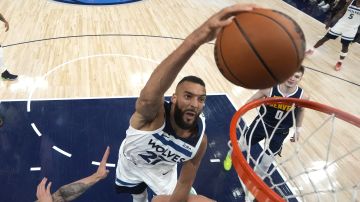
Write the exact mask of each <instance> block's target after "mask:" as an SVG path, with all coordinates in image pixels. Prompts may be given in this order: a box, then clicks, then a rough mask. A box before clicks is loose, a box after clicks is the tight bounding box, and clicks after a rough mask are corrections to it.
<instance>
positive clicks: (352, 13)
mask: <svg viewBox="0 0 360 202" xmlns="http://www.w3.org/2000/svg"><path fill="white" fill-rule="evenodd" d="M339 23H344V24H346V25H347V26H349V27H352V28H354V29H355V28H356V29H357V28H358V27H359V26H360V7H357V6H356V0H353V1H352V2H351V4H350V6H349V7H348V8H347V10H346V13H345V14H344V16H343V17H342V18H341V19H340V20H339Z"/></svg>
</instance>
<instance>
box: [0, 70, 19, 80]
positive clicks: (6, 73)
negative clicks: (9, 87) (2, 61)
mask: <svg viewBox="0 0 360 202" xmlns="http://www.w3.org/2000/svg"><path fill="white" fill-rule="evenodd" d="M17 77H18V76H17V75H14V74H10V72H9V71H8V70H5V71H4V72H3V73H2V74H1V78H2V79H4V80H9V81H14V80H16V79H17Z"/></svg>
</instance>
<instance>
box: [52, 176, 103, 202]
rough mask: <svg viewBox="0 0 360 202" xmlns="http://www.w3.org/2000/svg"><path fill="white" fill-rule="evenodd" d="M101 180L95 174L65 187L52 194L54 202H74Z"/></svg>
mask: <svg viewBox="0 0 360 202" xmlns="http://www.w3.org/2000/svg"><path fill="white" fill-rule="evenodd" d="M99 180H100V178H98V177H97V176H96V175H95V174H93V175H90V176H89V177H86V178H83V179H81V180H78V181H76V182H73V183H71V184H67V185H64V186H62V187H60V188H59V189H58V190H57V191H56V192H55V193H54V194H52V197H53V200H54V202H63V201H72V200H74V199H76V198H77V197H79V196H80V195H81V194H83V193H84V192H85V191H86V190H88V189H89V188H90V187H91V186H93V185H94V184H95V183H96V182H98V181H99Z"/></svg>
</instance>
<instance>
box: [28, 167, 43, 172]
mask: <svg viewBox="0 0 360 202" xmlns="http://www.w3.org/2000/svg"><path fill="white" fill-rule="evenodd" d="M30 171H41V167H31V168H30Z"/></svg>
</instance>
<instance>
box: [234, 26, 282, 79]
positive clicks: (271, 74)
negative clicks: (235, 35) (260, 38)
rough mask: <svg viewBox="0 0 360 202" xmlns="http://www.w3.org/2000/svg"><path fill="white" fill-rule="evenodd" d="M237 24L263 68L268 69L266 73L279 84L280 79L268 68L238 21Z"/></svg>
mask: <svg viewBox="0 0 360 202" xmlns="http://www.w3.org/2000/svg"><path fill="white" fill-rule="evenodd" d="M235 24H236V26H237V27H238V28H239V31H240V32H241V34H242V35H243V36H244V38H245V40H246V42H247V43H248V44H249V46H250V48H251V50H252V51H253V52H254V53H255V55H256V57H257V58H258V60H259V61H260V62H261V64H262V65H263V67H264V68H265V69H266V71H267V72H268V73H269V74H270V76H271V77H272V78H273V79H274V80H275V81H277V82H279V79H277V78H276V76H275V75H274V74H273V72H272V71H271V70H270V68H269V67H268V65H267V64H266V62H265V61H264V60H263V58H262V57H261V56H260V54H259V53H258V52H257V50H256V49H255V47H254V46H253V44H252V43H251V41H250V38H249V37H248V35H247V34H246V33H245V31H244V30H243V29H242V27H241V26H240V24H239V22H238V21H237V20H235Z"/></svg>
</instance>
